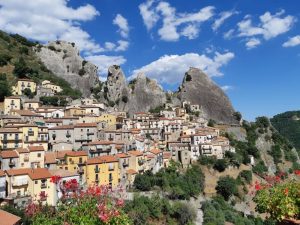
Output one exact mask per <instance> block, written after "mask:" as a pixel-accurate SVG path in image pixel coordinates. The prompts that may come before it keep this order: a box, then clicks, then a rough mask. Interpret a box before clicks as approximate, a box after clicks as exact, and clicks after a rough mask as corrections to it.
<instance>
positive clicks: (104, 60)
mask: <svg viewBox="0 0 300 225" xmlns="http://www.w3.org/2000/svg"><path fill="white" fill-rule="evenodd" d="M85 59H86V60H88V61H90V62H92V63H94V64H95V65H96V66H98V73H99V75H100V78H101V79H102V80H103V78H105V77H106V76H107V69H108V67H109V66H111V65H122V64H124V63H125V62H126V59H125V58H124V57H123V56H107V55H93V56H87V57H85Z"/></svg>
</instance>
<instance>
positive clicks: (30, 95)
mask: <svg viewBox="0 0 300 225" xmlns="http://www.w3.org/2000/svg"><path fill="white" fill-rule="evenodd" d="M23 94H24V95H26V96H27V97H28V98H33V97H34V93H33V92H32V91H31V89H30V88H25V89H24V91H23Z"/></svg>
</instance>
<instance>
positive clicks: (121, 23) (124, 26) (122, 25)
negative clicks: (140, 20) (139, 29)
mask: <svg viewBox="0 0 300 225" xmlns="http://www.w3.org/2000/svg"><path fill="white" fill-rule="evenodd" d="M113 24H114V25H117V26H118V27H119V30H118V32H119V33H120V35H121V36H122V37H123V38H128V35H129V26H128V22H127V19H126V18H125V17H123V16H122V15H121V14H117V16H116V17H115V19H114V20H113Z"/></svg>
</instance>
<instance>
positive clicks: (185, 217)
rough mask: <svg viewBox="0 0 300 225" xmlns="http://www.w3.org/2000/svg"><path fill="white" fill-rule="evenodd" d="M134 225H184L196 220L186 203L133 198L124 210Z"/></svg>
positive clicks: (141, 197)
mask: <svg viewBox="0 0 300 225" xmlns="http://www.w3.org/2000/svg"><path fill="white" fill-rule="evenodd" d="M124 210H125V212H126V213H127V214H128V215H129V217H130V218H131V220H132V221H133V223H134V224H135V225H144V224H149V223H150V221H151V224H155V222H154V221H156V223H158V221H160V223H159V224H178V225H184V224H189V223H192V221H193V220H194V219H195V218H196V213H195V210H194V209H193V208H191V207H190V206H189V205H188V204H186V203H181V202H174V204H170V202H169V200H167V199H165V198H160V197H159V196H153V197H151V198H149V197H146V196H134V199H133V201H128V202H127V203H126V205H125V208H124Z"/></svg>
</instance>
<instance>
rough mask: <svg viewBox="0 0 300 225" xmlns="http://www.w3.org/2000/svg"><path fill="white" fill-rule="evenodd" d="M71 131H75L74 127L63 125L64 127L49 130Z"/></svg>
mask: <svg viewBox="0 0 300 225" xmlns="http://www.w3.org/2000/svg"><path fill="white" fill-rule="evenodd" d="M71 129H74V126H73V125H63V126H57V127H51V128H49V130H71Z"/></svg>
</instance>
